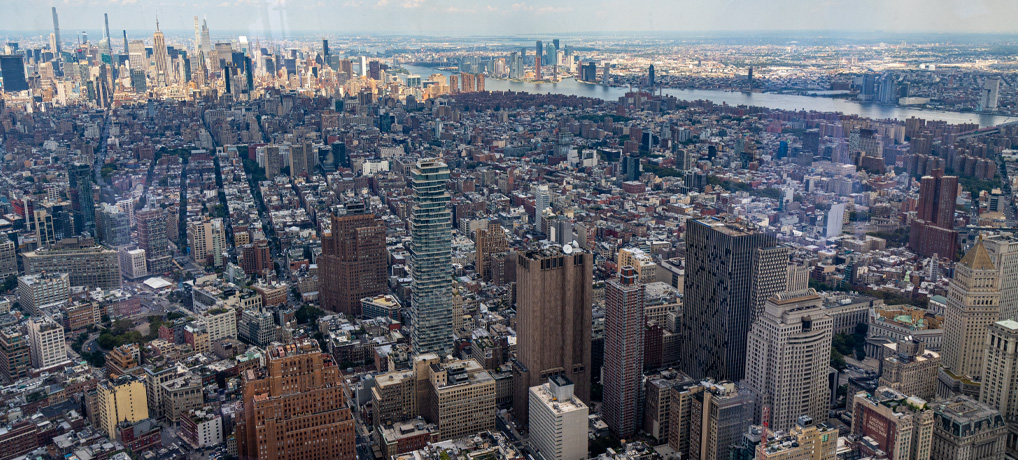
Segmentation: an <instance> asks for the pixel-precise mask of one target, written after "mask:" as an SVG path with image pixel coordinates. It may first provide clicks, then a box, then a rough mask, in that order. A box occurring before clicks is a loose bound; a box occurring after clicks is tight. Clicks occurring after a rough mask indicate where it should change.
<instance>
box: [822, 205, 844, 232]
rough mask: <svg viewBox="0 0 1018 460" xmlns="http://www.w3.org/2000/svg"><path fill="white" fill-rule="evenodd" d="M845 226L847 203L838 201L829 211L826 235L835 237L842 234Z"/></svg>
mask: <svg viewBox="0 0 1018 460" xmlns="http://www.w3.org/2000/svg"><path fill="white" fill-rule="evenodd" d="M844 226H845V203H838V204H835V205H832V206H831V210H830V211H827V229H826V232H825V233H824V236H826V237H827V238H834V237H836V236H841V228H842V227H844Z"/></svg>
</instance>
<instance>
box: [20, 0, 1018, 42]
mask: <svg viewBox="0 0 1018 460" xmlns="http://www.w3.org/2000/svg"><path fill="white" fill-rule="evenodd" d="M45 6H49V5H46V4H39V3H36V2H16V1H13V0H4V1H3V2H0V7H3V9H4V10H5V11H6V12H7V14H5V15H4V16H3V17H0V31H8V32H21V31H42V30H47V29H48V28H49V26H50V18H49V16H48V15H47V14H45V12H44V11H45V10H46V9H45V8H44V7H45ZM52 6H56V7H57V8H58V10H60V12H61V14H64V15H65V16H64V17H65V20H67V19H69V18H75V21H74V23H66V24H65V27H73V28H74V29H81V30H100V27H101V18H99V17H98V15H99V14H101V13H103V12H106V13H109V14H110V20H111V21H112V22H113V23H116V24H132V27H131V28H129V29H128V30H132V29H137V28H138V27H137V26H136V24H148V23H154V22H155V19H156V17H157V16H158V17H159V19H160V22H161V23H162V25H163V29H164V30H166V31H168V32H178V31H187V30H189V29H190V25H191V17H192V16H193V15H195V14H197V15H199V16H202V17H205V18H209V19H212V20H213V22H214V23H216V26H217V27H216V28H217V29H218V30H220V32H225V31H230V32H237V33H238V34H242V35H250V36H263V37H269V36H273V37H277V38H278V37H289V36H291V35H299V34H303V33H319V34H320V33H328V32H342V31H348V32H349V33H353V34H385V35H421V36H474V35H494V36H499V35H529V34H549V33H566V34H569V33H581V34H591V35H600V34H605V33H608V34H613V33H618V34H626V33H644V32H682V31H685V32H740V31H818V32H821V31H826V32H828V33H831V32H835V33H837V32H855V33H872V32H889V31H893V32H897V33H900V32H911V33H915V32H925V33H937V34H943V33H980V34H1009V35H1013V34H1015V33H1018V26H1016V25H1015V24H1014V22H1013V21H1011V20H1009V18H1013V17H1016V16H1018V4H1016V3H1014V2H1010V1H1008V0H976V1H966V0H928V1H918V0H909V1H900V2H884V1H881V0H865V1H858V2H852V3H851V4H846V3H842V2H831V1H826V2H812V1H805V0H776V1H768V2H757V1H751V0H722V1H709V0H693V1H683V2H671V1H661V0H636V1H633V2H626V4H625V5H624V6H623V5H622V4H621V3H617V2H609V1H600V2H597V3H596V4H595V6H594V7H591V5H589V3H588V2H585V1H582V0H552V1H545V2H535V1H531V0H517V1H509V0H506V1H502V0H488V1H478V2H467V1H464V0H347V1H344V2H324V1H321V0H291V1H283V0H278V1H266V0H262V1H249V0H236V1H232V2H231V1H224V2H221V3H216V2H210V3H209V4H202V3H198V2H187V1H176V0H151V1H148V0H147V1H141V2H139V1H137V0H126V1H123V2H118V1H110V2H105V1H93V0H64V1H61V2H57V3H53V4H52ZM93 16H95V17H93ZM118 29H123V27H119V28H118Z"/></svg>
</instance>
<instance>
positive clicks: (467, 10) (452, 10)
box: [444, 6, 477, 14]
mask: <svg viewBox="0 0 1018 460" xmlns="http://www.w3.org/2000/svg"><path fill="white" fill-rule="evenodd" d="M444 11H445V12H446V13H451V14H476V13H477V9H476V8H460V7H458V6H450V7H448V8H446V9H445V10H444Z"/></svg>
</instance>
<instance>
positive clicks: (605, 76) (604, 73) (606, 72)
mask: <svg viewBox="0 0 1018 460" xmlns="http://www.w3.org/2000/svg"><path fill="white" fill-rule="evenodd" d="M610 79H611V65H610V64H608V63H607V62H605V63H604V69H602V70H601V84H602V85H608V84H609V83H610Z"/></svg>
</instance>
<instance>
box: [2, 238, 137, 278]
mask: <svg viewBox="0 0 1018 460" xmlns="http://www.w3.org/2000/svg"><path fill="white" fill-rule="evenodd" d="M21 257H22V262H23V264H24V268H25V274H26V275H35V274H40V273H43V272H51V273H67V274H68V276H69V277H70V283H71V286H85V287H87V288H97V287H99V288H103V289H120V287H121V278H120V257H119V256H118V255H117V251H114V250H112V249H106V248H104V247H102V246H87V247H63V246H60V245H59V244H58V245H56V246H54V247H52V248H49V249H38V250H35V251H32V252H26V253H23V254H22V255H21Z"/></svg>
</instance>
